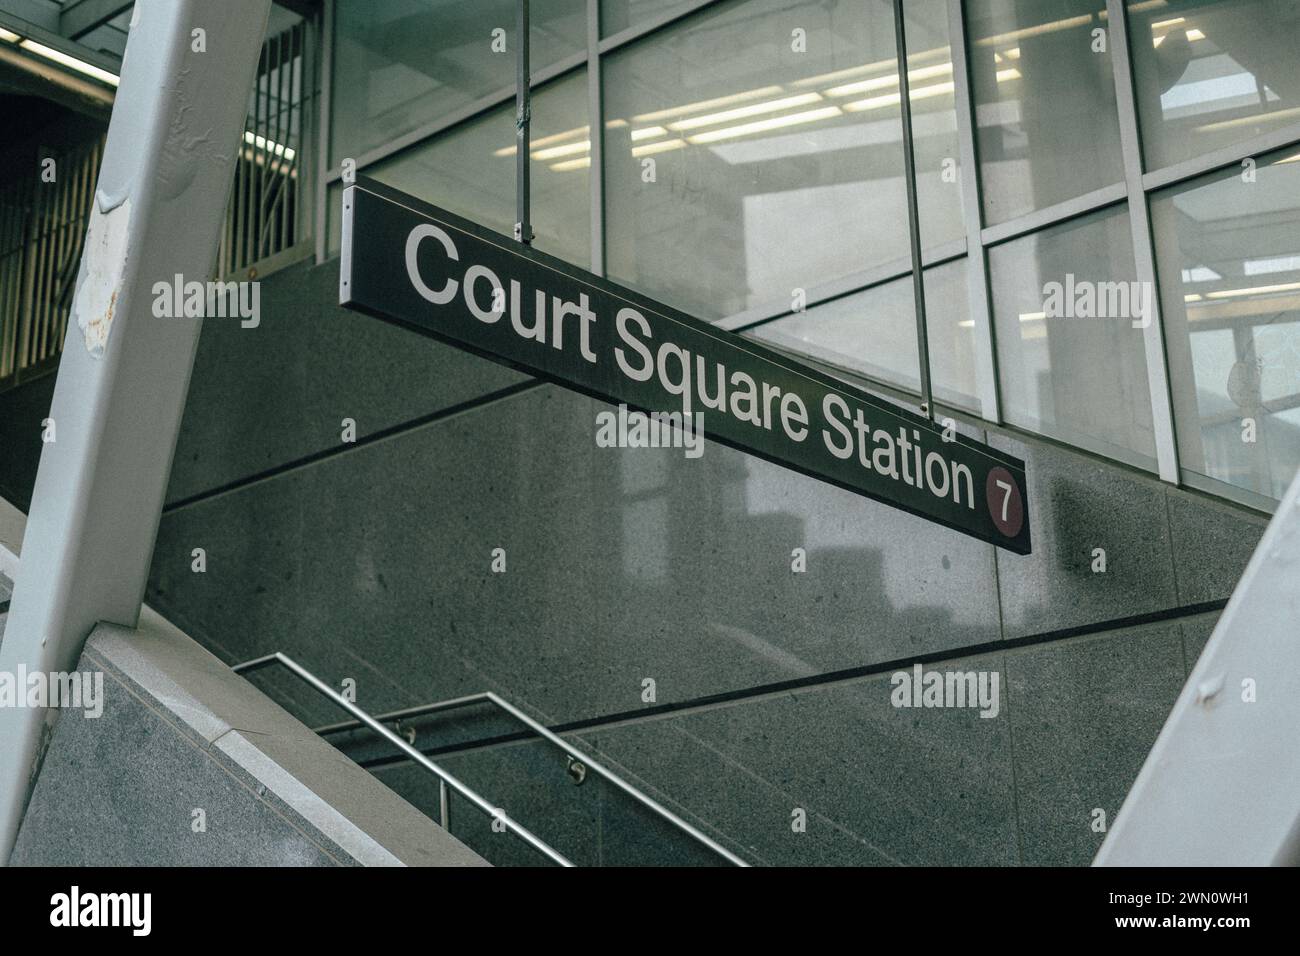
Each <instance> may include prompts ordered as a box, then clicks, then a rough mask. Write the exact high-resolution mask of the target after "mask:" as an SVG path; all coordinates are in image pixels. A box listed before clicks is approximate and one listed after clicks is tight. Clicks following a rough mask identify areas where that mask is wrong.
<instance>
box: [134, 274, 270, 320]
mask: <svg viewBox="0 0 1300 956" xmlns="http://www.w3.org/2000/svg"><path fill="white" fill-rule="evenodd" d="M153 297H154V298H153V314H154V316H155V317H156V318H159V319H178V318H188V319H208V318H212V319H225V318H232V319H233V318H238V319H239V320H240V322H239V327H240V328H243V329H255V328H257V327H258V326H259V325H261V323H262V286H261V283H259V282H255V281H248V282H212V281H208V282H198V281H190V282H186V281H185V277H184V276H183V275H181V274H180V273H177V274H176V277H175V278H174V279H173V280H172V281H171V282H165V281H160V282H155V283H154V284H153Z"/></svg>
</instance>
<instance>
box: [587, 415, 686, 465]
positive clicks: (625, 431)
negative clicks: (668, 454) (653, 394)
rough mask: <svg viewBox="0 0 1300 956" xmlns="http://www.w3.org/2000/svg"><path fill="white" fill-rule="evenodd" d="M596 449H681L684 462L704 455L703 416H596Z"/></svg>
mask: <svg viewBox="0 0 1300 956" xmlns="http://www.w3.org/2000/svg"><path fill="white" fill-rule="evenodd" d="M596 447H597V448H684V449H686V457H687V458H699V457H700V456H701V455H703V454H704V413H703V412H696V413H695V414H694V415H687V414H684V413H682V412H651V413H650V414H649V415H647V414H646V413H645V412H638V411H635V410H632V411H629V410H628V407H627V406H626V405H619V406H618V411H617V412H612V411H603V412H598V413H597V415H596Z"/></svg>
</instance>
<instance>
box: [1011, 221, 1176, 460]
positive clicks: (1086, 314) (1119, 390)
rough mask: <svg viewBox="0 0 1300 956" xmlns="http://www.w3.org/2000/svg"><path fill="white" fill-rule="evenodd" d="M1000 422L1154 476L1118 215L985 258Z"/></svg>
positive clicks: (1047, 233) (1144, 300)
mask: <svg viewBox="0 0 1300 956" xmlns="http://www.w3.org/2000/svg"><path fill="white" fill-rule="evenodd" d="M989 272H990V279H991V282H992V286H993V312H994V322H995V326H996V329H995V331H996V333H997V353H998V373H999V378H1000V382H1001V388H1002V408H1003V414H1004V416H1005V417H1006V419H1007V421H1008V422H1010V423H1011V424H1013V425H1019V426H1022V427H1024V428H1028V429H1030V430H1032V431H1036V432H1040V433H1042V434H1045V435H1048V436H1050V437H1053V438H1058V439H1060V440H1062V441H1065V442H1069V443H1070V444H1072V445H1077V446H1078V447H1080V448H1085V449H1088V450H1090V451H1095V452H1098V453H1099V454H1103V455H1108V456H1110V457H1112V458H1117V459H1119V460H1120V461H1127V462H1129V463H1130V464H1133V465H1137V466H1138V467H1142V468H1154V465H1155V439H1154V434H1153V431H1152V424H1151V394H1150V391H1149V386H1148V380H1147V369H1146V352H1145V345H1144V342H1143V335H1144V332H1143V328H1142V326H1143V324H1144V323H1147V322H1148V321H1149V316H1150V310H1149V309H1148V305H1149V303H1150V302H1151V301H1152V297H1154V294H1155V292H1154V290H1153V289H1151V288H1150V286H1149V285H1147V284H1142V283H1138V282H1137V274H1136V269H1135V267H1134V264H1133V242H1132V237H1131V235H1130V232H1129V221H1128V213H1127V211H1126V207H1124V206H1119V207H1114V208H1112V209H1109V210H1103V211H1101V212H1097V213H1093V214H1091V215H1088V216H1083V217H1081V218H1079V219H1074V220H1071V221H1070V222H1067V223H1065V224H1063V225H1059V226H1053V227H1052V228H1050V229H1044V230H1042V231H1041V232H1037V233H1034V234H1032V235H1029V236H1024V237H1022V238H1020V239H1014V240H1012V241H1010V242H1006V243H1003V244H1002V245H999V246H994V247H993V248H992V249H991V250H989Z"/></svg>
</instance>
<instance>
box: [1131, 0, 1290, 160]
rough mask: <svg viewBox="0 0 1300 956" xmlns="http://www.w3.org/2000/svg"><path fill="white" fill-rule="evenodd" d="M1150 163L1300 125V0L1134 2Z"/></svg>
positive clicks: (1137, 71)
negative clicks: (1288, 126)
mask: <svg viewBox="0 0 1300 956" xmlns="http://www.w3.org/2000/svg"><path fill="white" fill-rule="evenodd" d="M1128 14H1129V33H1130V37H1131V41H1130V42H1131V46H1132V48H1133V70H1134V83H1135V87H1136V90H1137V99H1138V115H1139V117H1140V118H1141V121H1142V147H1143V154H1144V157H1145V162H1146V166H1147V168H1148V169H1158V168H1160V167H1162V166H1169V165H1171V164H1173V163H1177V162H1179V161H1181V160H1184V159H1190V158H1192V157H1194V156H1199V155H1201V154H1203V153H1206V152H1209V151H1211V150H1214V149H1217V148H1219V147H1222V146H1227V145H1230V144H1232V143H1238V142H1241V141H1242V140H1244V139H1248V138H1250V137H1252V136H1256V135H1259V134H1261V133H1269V132H1272V131H1273V130H1276V129H1280V128H1282V127H1284V126H1286V125H1288V124H1292V125H1294V124H1297V123H1300V60H1297V51H1298V50H1300V3H1296V2H1295V0H1230V2H1228V0H1217V2H1216V0H1208V2H1207V0H1196V2H1188V0H1170V2H1168V3H1162V4H1160V5H1159V6H1153V5H1152V4H1150V3H1149V2H1146V3H1144V2H1130V3H1129V5H1128Z"/></svg>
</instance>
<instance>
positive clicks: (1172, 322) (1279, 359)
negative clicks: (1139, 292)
mask: <svg viewBox="0 0 1300 956" xmlns="http://www.w3.org/2000/svg"><path fill="white" fill-rule="evenodd" d="M1151 226H1152V232H1153V235H1154V236H1155V243H1156V262H1157V266H1158V268H1159V271H1160V295H1161V307H1162V313H1161V314H1162V317H1163V321H1164V327H1165V337H1166V338H1165V342H1166V349H1167V352H1168V355H1169V366H1170V368H1169V374H1170V383H1171V386H1172V391H1173V396H1174V417H1175V423H1176V425H1177V428H1178V452H1179V460H1180V462H1181V464H1182V467H1183V468H1184V469H1186V470H1188V471H1192V472H1195V473H1196V474H1199V475H1204V476H1206V477H1208V478H1213V479H1215V480H1217V481H1222V482H1226V483H1227V484H1230V485H1235V486H1237V487H1238V488H1243V489H1246V490H1248V491H1252V492H1255V493H1257V494H1260V495H1264V496H1266V497H1269V498H1280V497H1281V496H1282V493H1283V492H1284V491H1285V490H1286V487H1287V484H1288V483H1289V482H1290V480H1291V479H1292V477H1294V475H1295V473H1296V470H1297V468H1300V416H1298V415H1297V409H1300V153H1296V152H1293V151H1285V152H1283V153H1281V154H1279V155H1278V156H1277V157H1276V158H1275V160H1274V161H1273V162H1272V163H1267V162H1265V161H1262V160H1261V162H1260V164H1259V166H1258V167H1257V168H1256V172H1255V181H1254V182H1243V181H1242V178H1241V176H1240V174H1239V172H1238V171H1236V170H1233V171H1230V172H1227V173H1221V174H1216V175H1214V176H1211V177H1207V178H1202V179H1200V180H1198V181H1196V182H1194V183H1191V184H1189V185H1186V186H1180V187H1177V188H1174V189H1170V190H1166V191H1164V192H1162V193H1158V194H1157V195H1156V196H1154V197H1153V198H1152V201H1151Z"/></svg>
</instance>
